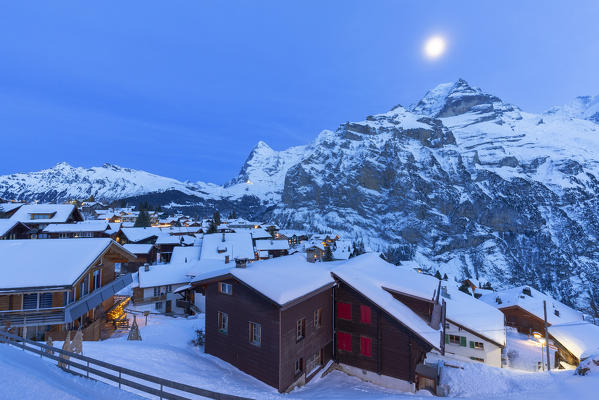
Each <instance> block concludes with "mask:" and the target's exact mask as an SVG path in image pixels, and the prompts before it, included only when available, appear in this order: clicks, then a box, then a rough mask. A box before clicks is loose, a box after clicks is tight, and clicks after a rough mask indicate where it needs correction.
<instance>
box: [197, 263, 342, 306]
mask: <svg viewBox="0 0 599 400" xmlns="http://www.w3.org/2000/svg"><path fill="white" fill-rule="evenodd" d="M338 265H339V263H338V262H328V263H310V262H308V261H306V257H305V256H304V255H302V254H295V255H292V256H286V257H277V258H271V259H270V260H264V261H256V262H253V263H250V264H248V265H247V267H246V268H235V264H234V263H233V264H232V266H231V267H230V268H223V269H217V270H215V271H212V272H209V273H204V274H200V275H198V276H196V277H195V279H194V281H200V280H206V279H210V278H214V277H217V276H222V275H231V276H232V277H233V278H235V279H237V280H239V281H241V282H243V283H244V284H246V285H247V286H249V287H251V288H253V289H254V290H256V291H258V292H260V293H261V294H263V295H264V296H266V297H267V298H269V299H270V300H272V301H273V302H275V303H276V304H278V305H280V306H283V305H285V304H287V303H289V302H290V301H293V300H295V299H297V298H299V297H302V296H304V295H306V294H308V293H310V292H313V291H314V290H317V289H320V288H322V287H324V286H326V285H333V284H334V283H335V280H334V279H333V277H332V276H331V269H332V268H334V267H336V266H338Z"/></svg>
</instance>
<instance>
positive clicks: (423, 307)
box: [391, 292, 434, 321]
mask: <svg viewBox="0 0 599 400" xmlns="http://www.w3.org/2000/svg"><path fill="white" fill-rule="evenodd" d="M391 294H392V295H393V297H394V298H396V299H397V300H399V301H401V302H402V303H404V304H405V305H406V306H408V307H410V309H411V310H412V311H414V312H415V313H416V314H418V315H419V316H420V317H422V318H424V319H425V320H427V321H430V319H431V316H432V315H433V308H434V303H433V302H432V301H427V300H422V299H418V298H415V297H412V296H408V295H406V294H403V293H398V292H391Z"/></svg>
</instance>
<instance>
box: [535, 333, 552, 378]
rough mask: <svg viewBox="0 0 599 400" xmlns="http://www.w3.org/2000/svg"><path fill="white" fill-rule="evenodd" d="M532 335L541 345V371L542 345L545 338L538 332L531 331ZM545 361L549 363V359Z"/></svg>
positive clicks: (543, 357)
mask: <svg viewBox="0 0 599 400" xmlns="http://www.w3.org/2000/svg"><path fill="white" fill-rule="evenodd" d="M532 336H533V337H534V338H535V339H537V341H538V342H539V344H540V345H541V365H542V366H543V371H545V354H543V346H544V345H545V342H546V341H545V338H544V337H543V334H542V333H540V332H533V333H532ZM547 363H549V360H547Z"/></svg>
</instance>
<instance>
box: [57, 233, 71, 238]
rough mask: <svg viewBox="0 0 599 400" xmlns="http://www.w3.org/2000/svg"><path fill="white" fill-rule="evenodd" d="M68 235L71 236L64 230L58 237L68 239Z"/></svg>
mask: <svg viewBox="0 0 599 400" xmlns="http://www.w3.org/2000/svg"><path fill="white" fill-rule="evenodd" d="M68 237H69V234H68V233H64V232H62V233H59V234H58V238H59V239H67V238H68Z"/></svg>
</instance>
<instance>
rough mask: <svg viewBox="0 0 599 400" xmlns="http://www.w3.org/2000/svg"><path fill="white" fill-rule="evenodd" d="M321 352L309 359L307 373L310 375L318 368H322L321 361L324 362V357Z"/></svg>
mask: <svg viewBox="0 0 599 400" xmlns="http://www.w3.org/2000/svg"><path fill="white" fill-rule="evenodd" d="M321 351H322V350H319V351H317V352H316V353H314V354H312V355H311V356H310V357H308V359H307V360H306V373H307V374H308V375H309V374H310V373H311V372H312V371H314V370H315V369H317V368H318V367H320V366H321V365H322V364H321V360H322V356H321V354H320V353H321Z"/></svg>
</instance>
